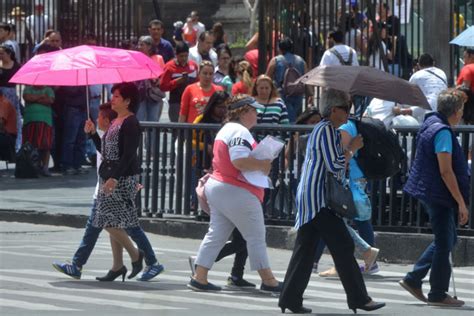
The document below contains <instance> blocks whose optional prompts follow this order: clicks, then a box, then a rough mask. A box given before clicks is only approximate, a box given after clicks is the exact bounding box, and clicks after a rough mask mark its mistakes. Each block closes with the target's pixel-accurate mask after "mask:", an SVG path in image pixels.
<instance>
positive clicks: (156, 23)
mask: <svg viewBox="0 0 474 316" xmlns="http://www.w3.org/2000/svg"><path fill="white" fill-rule="evenodd" d="M153 25H159V26H161V27H162V28H164V27H165V24H164V23H163V22H162V21H161V20H158V19H154V20H151V21H150V22H149V23H148V27H149V28H150V27H152V26H153Z"/></svg>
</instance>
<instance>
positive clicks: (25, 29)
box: [0, 0, 144, 62]
mask: <svg viewBox="0 0 474 316" xmlns="http://www.w3.org/2000/svg"><path fill="white" fill-rule="evenodd" d="M141 12H142V4H141V3H138V1H134V0H81V1H77V0H2V1H0V22H4V23H11V24H14V25H15V29H16V31H15V39H16V40H17V41H18V43H19V44H20V46H21V47H22V56H21V62H25V61H26V60H28V58H30V57H31V51H32V49H33V47H34V45H35V44H37V43H39V42H41V41H42V40H43V35H44V33H45V31H46V30H48V29H54V30H58V31H59V32H60V33H61V36H62V47H64V48H67V47H73V46H77V45H81V44H84V37H85V36H86V35H93V36H94V37H95V38H96V40H97V44H98V45H102V46H110V47H119V46H121V45H122V43H123V42H126V41H130V40H133V39H134V38H136V37H137V34H139V31H140V25H141V24H143V23H144V22H143V21H141V17H140V13H141Z"/></svg>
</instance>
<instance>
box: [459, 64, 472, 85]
mask: <svg viewBox="0 0 474 316" xmlns="http://www.w3.org/2000/svg"><path fill="white" fill-rule="evenodd" d="M463 81H470V82H471V91H474V64H468V65H465V66H464V67H462V69H461V72H460V73H459V76H458V80H457V81H456V84H458V85H461V84H462V82H463Z"/></svg>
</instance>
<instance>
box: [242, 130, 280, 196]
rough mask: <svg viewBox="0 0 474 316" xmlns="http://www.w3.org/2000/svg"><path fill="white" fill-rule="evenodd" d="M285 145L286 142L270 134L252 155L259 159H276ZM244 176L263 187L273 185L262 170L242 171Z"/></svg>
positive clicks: (251, 182) (250, 181)
mask: <svg viewBox="0 0 474 316" xmlns="http://www.w3.org/2000/svg"><path fill="white" fill-rule="evenodd" d="M284 146H285V143H284V142H283V141H282V140H280V139H278V138H276V137H273V136H270V135H268V136H267V137H265V138H264V139H263V140H262V141H261V142H260V143H258V145H257V147H255V149H254V150H252V152H251V153H250V156H251V157H253V158H255V159H258V160H266V159H271V160H273V159H275V158H277V157H278V155H279V154H280V151H281V150H282V149H283V147H284ZM242 175H243V176H244V178H245V179H246V180H247V181H248V182H249V183H250V184H253V185H255V186H257V187H261V188H270V187H272V182H271V180H270V178H268V176H267V175H266V174H264V173H263V172H261V171H245V172H242Z"/></svg>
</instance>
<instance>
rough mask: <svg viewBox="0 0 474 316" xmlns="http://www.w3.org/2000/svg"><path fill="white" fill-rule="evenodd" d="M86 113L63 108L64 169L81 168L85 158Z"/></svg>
mask: <svg viewBox="0 0 474 316" xmlns="http://www.w3.org/2000/svg"><path fill="white" fill-rule="evenodd" d="M86 119H87V113H86V112H84V111H82V110H81V109H79V108H76V107H71V106H67V105H66V106H65V108H64V131H63V150H62V161H61V162H62V166H63V168H64V169H70V168H74V169H78V168H80V167H81V165H82V162H83V161H84V156H85V151H86V147H85V143H86V133H85V132H84V123H85V121H86Z"/></svg>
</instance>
